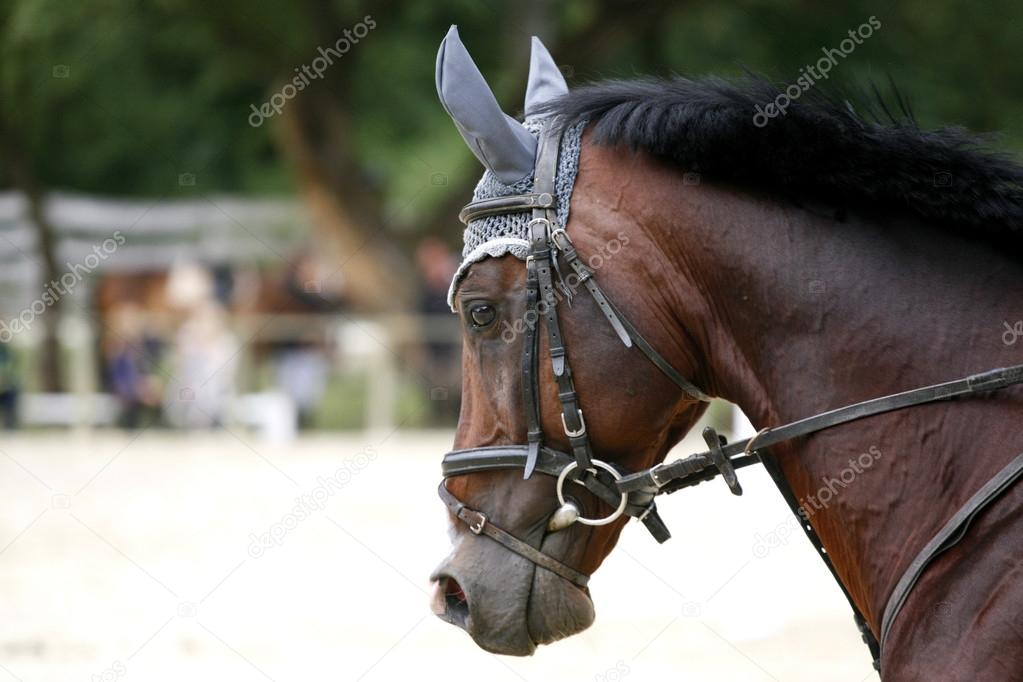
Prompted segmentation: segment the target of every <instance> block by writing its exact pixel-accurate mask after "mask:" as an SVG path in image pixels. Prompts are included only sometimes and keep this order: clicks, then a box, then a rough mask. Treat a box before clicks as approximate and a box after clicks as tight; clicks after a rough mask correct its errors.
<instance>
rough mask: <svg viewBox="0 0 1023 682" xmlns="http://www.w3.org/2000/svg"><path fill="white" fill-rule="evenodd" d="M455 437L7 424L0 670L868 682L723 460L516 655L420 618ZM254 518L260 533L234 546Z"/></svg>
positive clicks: (794, 556) (770, 508)
mask: <svg viewBox="0 0 1023 682" xmlns="http://www.w3.org/2000/svg"><path fill="white" fill-rule="evenodd" d="M450 443H451V434H450V433H438V432H427V433H420V432H417V433H408V432H395V433H390V434H387V433H381V434H362V435H353V436H338V435H324V436H310V437H305V438H303V439H301V440H300V441H299V442H297V443H296V444H293V445H291V446H288V447H280V446H271V445H267V444H264V443H260V442H259V441H257V440H254V439H253V438H252V437H250V436H249V435H248V434H244V433H242V432H235V433H234V434H230V433H220V434H214V435H210V434H202V435H191V436H190V435H175V434H167V433H157V432H144V433H141V434H118V433H109V432H108V433H102V434H98V435H94V436H89V435H88V434H85V435H81V434H72V433H54V434H37V435H18V436H15V437H8V436H5V437H4V438H3V440H2V441H0V494H2V500H3V502H2V504H3V507H2V518H0V600H2V604H3V616H4V617H3V618H2V620H0V680H3V679H7V678H9V679H12V680H25V681H26V682H29V681H36V680H39V681H43V680H46V681H49V680H54V681H57V680H59V681H61V682H63V681H66V680H83V681H84V680H104V681H111V680H120V679H123V680H147V681H157V680H261V679H262V680H267V679H269V680H276V681H277V682H284V681H285V680H327V679H330V680H367V681H369V680H393V679H416V680H450V679H452V674H453V673H457V674H456V675H455V677H454V679H472V680H475V679H486V680H488V682H499V681H502V680H512V681H515V680H529V681H535V682H542V681H545V680H552V679H556V680H559V681H561V682H575V681H579V682H584V681H585V682H593V681H594V680H596V681H597V682H617V681H619V680H637V681H638V680H741V681H743V682H753V681H759V680H784V681H786V682H789V681H796V680H813V681H814V682H817V681H819V680H842V681H844V680H850V681H852V682H861V681H863V680H876V679H877V676H876V674H874V673H873V672H872V670H871V667H870V663H869V660H868V655H867V650H866V648H865V647H864V646H863V645H862V643H861V642H860V641H859V637H858V635H857V633H856V631H855V628H854V627H853V623H852V618H851V615H850V613H849V610H848V607H847V605H846V604H845V603H844V601H843V599H842V596H841V594H840V592H839V591H838V589H837V588H836V587H835V586H834V585H833V584H831V578H830V576H829V575H828V573H827V571H826V569H825V568H824V567H823V566H822V565H821V563H820V561H819V560H818V559H817V558H816V557H815V555H814V552H813V550H812V549H811V548H810V546H809V544H808V543H807V542H806V540H805V539H803V538H802V537H797V536H796V535H795V533H798V532H799V531H798V528H796V527H795V526H794V525H793V524H792V522H791V521H790V515H789V512H788V510H787V508H786V507H785V506H784V503H783V502H782V500H781V497H780V496H779V495H778V494H777V493H776V492H775V491H774V490H773V488H772V485H771V483H770V480H769V479H768V477H767V476H766V474H764V473H763V472H760V471H744V472H741V474H745V475H740V478H741V479H742V481H743V485H744V487H745V489H746V494H745V495H744V496H743V497H741V498H736V497H733V496H732V495H730V494H729V493H728V491H727V489H726V488H725V486H724V484H723V483H721V482H717V481H716V482H713V483H710V484H706V485H702V486H699V487H697V488H695V489H693V490H690V491H684V492H682V493H680V494H677V495H673V496H672V497H670V498H668V499H666V500H665V501H664V502H663V503H661V505H660V506H661V509H662V514H663V515H664V517H665V519H666V521H667V522H668V525H669V527H670V528H671V529H672V532H673V533H674V537H673V538H672V540H671V541H669V542H668V543H667V544H665V545H663V546H658V545H657V544H656V543H655V542H654V541H653V540H652V539H651V538H650V537H649V536H648V534H647V533H646V532H645V531H644V529H642V528H641V527H640V526H638V525H631V526H630V527H629V528H627V529H626V532H625V534H624V538H623V541H622V543H621V544H620V545H619V547H618V549H617V550H616V551H615V552H614V553H613V554H612V555H611V557H610V558H609V559H608V561H607V562H606V563H605V564H604V566H603V568H602V569H601V570H600V571H599V572H598V573H597V574H596V575H595V576H594V578H593V581H592V583H591V587H592V592H593V595H594V597H595V601H596V608H597V622H596V624H595V625H594V626H593V627H592V628H590V629H589V630H588V631H586V632H585V633H583V634H581V635H579V636H576V637H574V638H571V639H569V640H566V641H564V642H560V643H558V644H555V645H553V646H550V647H545V648H542V649H541V650H540V651H539V652H538V653H537V654H536V655H535V656H534V657H532V658H530V659H513V658H503V657H498V656H493V655H490V654H487V653H485V652H482V651H480V650H479V649H477V648H476V647H475V645H473V643H472V641H471V640H470V639H469V638H468V637H467V636H466V635H465V634H464V633H463V632H461V631H460V630H457V629H455V628H453V627H451V626H449V625H446V624H444V623H442V622H440V621H439V620H437V619H436V618H434V617H432V616H431V615H430V612H429V608H428V600H427V580H426V578H427V576H428V575H429V573H430V571H431V569H432V568H433V567H434V566H435V565H436V564H437V563H438V562H439V561H440V560H441V559H442V558H443V556H444V555H445V554H446V552H447V547H448V541H447V537H446V532H445V523H446V522H445V520H444V512H443V507H442V505H441V503H440V501H439V500H438V499H437V498H436V494H435V486H436V483H437V476H438V472H439V460H440V456H441V454H442V453H443V452H444V451H445V450H446V449H447V447H448V446H449V445H450ZM681 449H682V450H685V451H686V452H691V451H694V450H696V449H702V448H701V447H700V442H699V440H698V439H692V438H691V439H690V440H688V441H687V443H685V444H684V446H683V448H681ZM360 452H362V453H369V454H374V455H375V456H374V457H373V458H372V459H368V458H367V459H363V458H359V459H356V455H357V454H358V453H360ZM679 454H684V453H681V452H679ZM360 463H361V465H362V466H360ZM339 469H341V470H342V472H348V473H347V474H346V473H341V474H337V475H336V477H335V481H338V482H340V483H342V484H343V486H341V487H340V489H337V488H338V486H336V485H334V486H333V487H332V491H331V493H330V495H329V497H328V498H327V499H326V500H325V506H324V508H323V509H322V510H315V509H314V510H312V511H311V512H310V513H308V515H307V517H306V518H304V519H302V520H299V521H297V523H292V520H293V519H292V520H288V521H287V525H289V526H293V527H292V528H287V529H285V528H284V523H283V522H284V520H285V518H284V517H286V516H287V515H288V514H289V513H290V512H291V511H292V508H293V507H294V506H295V505H296V501H295V498H296V497H298V496H300V495H311V494H314V492H313V491H314V490H315V489H316V488H317V486H318V485H319V483H318V478H319V477H322V479H328V478H329V477H332V476H335V474H336V472H338V470H339ZM328 482H329V481H328ZM272 528H273V529H275V530H274V533H275V535H276V541H277V543H278V544H274V545H271V546H270V547H268V548H262V547H260V546H258V545H257V546H252V547H250V543H251V539H250V536H255V537H258V536H259V535H261V534H263V533H268V532H270V530H271V529H272ZM282 529H283V531H282ZM786 537H787V541H785V538H786ZM772 538H774V539H778V538H780V539H782V540H783V542H781V543H774V544H776V545H777V546H773V547H771V546H768V543H769V542H770V540H771V539H772ZM257 554H258V555H259V556H255V555H257Z"/></svg>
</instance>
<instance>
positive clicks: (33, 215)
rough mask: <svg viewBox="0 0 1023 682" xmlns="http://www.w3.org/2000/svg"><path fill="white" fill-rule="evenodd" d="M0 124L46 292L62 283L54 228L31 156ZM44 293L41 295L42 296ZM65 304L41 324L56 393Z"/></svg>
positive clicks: (0, 144)
mask: <svg viewBox="0 0 1023 682" xmlns="http://www.w3.org/2000/svg"><path fill="white" fill-rule="evenodd" d="M3 123H4V122H3V121H2V120H0V152H2V155H3V156H4V157H5V158H6V159H7V162H8V171H9V173H10V176H11V178H12V179H13V181H14V185H15V187H17V188H18V189H19V190H21V192H22V193H23V194H24V196H25V200H26V201H27V203H28V218H29V220H30V221H31V222H32V225H33V226H34V227H35V231H36V238H37V241H38V245H39V257H40V258H41V259H42V263H41V264H42V269H43V281H44V284H43V289H45V288H46V286H47V284H46V283H48V282H51V281H53V280H56V279H59V277H60V273H59V272H57V256H56V250H57V248H56V247H57V245H56V237H55V234H54V230H53V226H52V225H51V224H50V222H49V220H48V219H47V217H46V210H45V196H44V194H43V191H42V189H41V188H40V187H39V183H38V182H37V181H36V177H35V173H34V172H33V170H32V166H31V162H30V161H29V159H28V156H27V155H26V154H25V153H24V152H23V150H22V149H21V146H20V145H19V144H18V141H17V139H16V138H15V137H14V135H13V134H12V133H11V131H10V130H9V129H8V128H7V127H6V126H4V125H3ZM41 294H42V291H40V295H41ZM61 307H62V301H61V299H60V298H59V297H57V298H55V300H53V302H52V303H51V304H50V305H49V306H48V307H47V309H46V310H45V311H44V312H43V314H42V318H41V319H40V320H38V322H40V323H41V324H42V325H43V343H42V345H41V347H40V357H39V371H40V378H41V382H42V389H43V390H44V391H47V392H53V393H57V392H60V391H62V390H63V384H64V382H63V373H62V371H61V357H60V338H59V337H58V326H59V324H60V313H61Z"/></svg>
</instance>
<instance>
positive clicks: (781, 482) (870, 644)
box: [760, 454, 881, 670]
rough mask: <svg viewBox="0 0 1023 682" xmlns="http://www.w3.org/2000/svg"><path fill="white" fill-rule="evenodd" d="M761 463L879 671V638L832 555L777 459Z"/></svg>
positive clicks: (766, 456)
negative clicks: (845, 605)
mask: <svg viewBox="0 0 1023 682" xmlns="http://www.w3.org/2000/svg"><path fill="white" fill-rule="evenodd" d="M760 460H761V462H763V464H764V469H766V470H767V473H768V474H770V475H771V479H772V480H773V481H774V484H775V485H776V486H777V487H778V492H780V493H781V496H782V497H783V498H784V499H785V503H786V504H787V505H788V506H789V509H790V510H792V514H793V515H794V516H795V517H796V523H798V524H799V527H800V528H802V529H803V532H804V533H805V534H806V539H807V540H809V541H810V544H811V545H813V548H814V549H815V550H817V556H819V557H820V558H821V561H823V562H824V565H825V566H827V567H828V571H830V572H831V577H832V578H834V579H835V583H836V584H838V589H840V590H842V594H843V595H845V599H846V601H848V602H849V607H850V608H852V612H853V620H854V621H855V622H856V629H857V630H859V631H860V637H861V638H862V639H863V643H864V644H866V645H867V649H869V650H870V656H871V658H872V659H873V662H874V669H875V670H879V669H880V668H879V666H880V664H881V663H880V661H881V647H880V645H879V644H878V642H877V637H875V636H874V633H873V632H871V630H870V626H869V625H867V619H866V618H865V617H864V616H863V613H862V612H861V611H860V607H859V606H857V605H856V602H855V601H853V598H852V595H851V594H849V590H848V589H846V587H845V583H843V582H842V579H841V578H840V577H839V576H838V571H836V570H835V565H834V564H833V563H832V561H831V555H829V554H828V552H827V550H826V549H824V543H823V542H821V539H820V536H819V535H817V531H816V530H814V527H813V526H811V525H810V523H809V522H808V521H807V520H806V519H804V518H803V517H802V515H801V514H800V513H799V510H800V504H799V500H798V498H796V494H795V492H793V490H792V486H790V485H789V482H788V480H787V479H786V478H785V476H784V475H783V474H782V472H781V467H779V466H778V461H777V459H776V458H775V457H774V456H773V455H770V454H764V455H762V456H761V457H760Z"/></svg>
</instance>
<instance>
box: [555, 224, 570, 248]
mask: <svg viewBox="0 0 1023 682" xmlns="http://www.w3.org/2000/svg"><path fill="white" fill-rule="evenodd" d="M559 236H561V237H564V238H565V243H566V244H568V246H562V245H561V243H560V242H558V237H559ZM551 241H552V242H554V246H555V247H556V248H557V249H558V250H559V251H567V250H568V249H570V248H572V247H574V246H575V245H574V244H573V243H572V238H571V237H569V236H568V232H566V231H565V228H563V227H559V228H558V229H556V230H551Z"/></svg>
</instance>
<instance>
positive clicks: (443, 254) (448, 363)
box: [416, 237, 461, 424]
mask: <svg viewBox="0 0 1023 682" xmlns="http://www.w3.org/2000/svg"><path fill="white" fill-rule="evenodd" d="M457 268H458V260H457V259H456V257H455V253H454V252H453V251H452V250H451V248H450V247H449V246H448V245H447V244H445V243H444V241H443V240H441V239H438V238H437V237H427V238H425V239H423V240H422V241H421V242H419V246H418V247H416V269H417V271H418V274H419V279H420V281H421V283H422V286H421V287H420V289H419V300H418V302H417V304H418V305H417V308H418V311H419V313H420V314H421V315H423V317H424V320H423V324H424V329H423V330H422V338H423V342H422V359H421V361H420V365H421V369H422V374H423V375H424V376H425V377H427V378H428V379H429V380H430V381H431V383H432V384H433V386H431V388H430V409H431V416H432V421H434V422H435V423H441V424H454V423H455V422H456V421H457V420H458V408H459V405H458V400H457V399H456V398H457V394H458V390H459V387H460V385H461V376H460V375H461V366H460V363H459V358H460V355H461V353H460V346H459V344H458V340H459V337H458V336H457V334H455V335H452V336H451V338H447V337H446V336H445V335H444V333H443V332H444V331H445V328H444V327H443V326H441V325H442V324H443V321H445V320H447V319H448V318H450V317H451V309H450V308H449V307H448V287H449V286H450V285H451V278H452V277H454V275H455V270H456V269H457Z"/></svg>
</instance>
